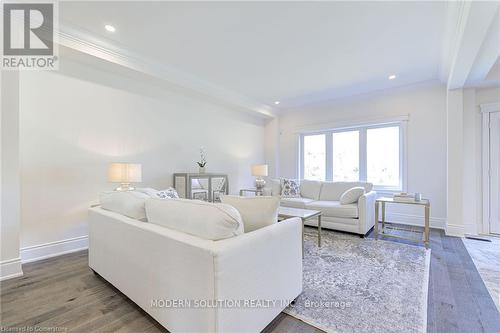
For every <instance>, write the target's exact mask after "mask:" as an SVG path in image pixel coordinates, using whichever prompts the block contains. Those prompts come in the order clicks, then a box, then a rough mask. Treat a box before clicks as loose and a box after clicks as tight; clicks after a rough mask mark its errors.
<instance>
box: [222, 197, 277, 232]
mask: <svg viewBox="0 0 500 333" xmlns="http://www.w3.org/2000/svg"><path fill="white" fill-rule="evenodd" d="M221 201H222V203H225V204H228V205H231V206H233V207H234V208H236V209H237V210H238V212H239V213H240V215H241V218H242V219H243V225H244V231H245V232H250V231H254V230H257V229H260V228H262V227H266V226H268V225H271V224H274V223H276V222H278V207H279V205H280V201H279V198H277V197H271V196H269V197H264V196H261V197H239V196H235V195H223V196H221Z"/></svg>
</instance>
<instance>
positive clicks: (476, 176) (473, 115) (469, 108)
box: [463, 86, 500, 233]
mask: <svg viewBox="0 0 500 333" xmlns="http://www.w3.org/2000/svg"><path fill="white" fill-rule="evenodd" d="M494 102H500V86H496V87H489V88H479V89H474V88H469V89H466V90H464V121H463V131H464V140H463V142H464V153H463V155H464V156H463V160H464V190H463V192H464V198H463V207H464V216H463V218H464V225H465V226H470V227H469V228H468V230H466V232H470V233H482V232H483V231H484V230H483V225H482V219H483V214H482V209H483V198H482V196H483V192H482V191H483V190H482V163H481V161H482V114H481V110H480V105H481V104H487V103H494Z"/></svg>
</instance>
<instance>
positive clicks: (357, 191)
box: [340, 187, 365, 205]
mask: <svg viewBox="0 0 500 333" xmlns="http://www.w3.org/2000/svg"><path fill="white" fill-rule="evenodd" d="M363 194H365V188H364V187H353V188H350V189H348V190H347V191H345V192H344V193H342V195H341V196H340V204H341V205H348V204H352V203H355V202H358V200H359V198H360V197H361V196H362V195H363Z"/></svg>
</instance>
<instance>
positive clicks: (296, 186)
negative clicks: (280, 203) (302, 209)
mask: <svg viewBox="0 0 500 333" xmlns="http://www.w3.org/2000/svg"><path fill="white" fill-rule="evenodd" d="M281 197H282V198H299V197H300V183H299V181H298V180H296V179H287V178H282V179H281Z"/></svg>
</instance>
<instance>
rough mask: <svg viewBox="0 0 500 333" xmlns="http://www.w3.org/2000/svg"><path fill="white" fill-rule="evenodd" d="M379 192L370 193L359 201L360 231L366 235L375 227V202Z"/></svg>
mask: <svg viewBox="0 0 500 333" xmlns="http://www.w3.org/2000/svg"><path fill="white" fill-rule="evenodd" d="M376 199H377V192H375V191H370V192H368V193H365V194H363V195H362V196H361V197H360V198H359V200H358V214H359V231H360V233H361V234H366V233H367V232H368V231H369V230H370V229H371V228H372V227H373V226H374V225H375V200H376Z"/></svg>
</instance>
